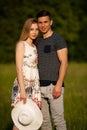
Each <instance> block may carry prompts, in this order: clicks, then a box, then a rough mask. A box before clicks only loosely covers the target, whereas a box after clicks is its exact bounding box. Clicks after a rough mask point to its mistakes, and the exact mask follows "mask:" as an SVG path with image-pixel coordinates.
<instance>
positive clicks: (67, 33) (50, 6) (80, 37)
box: [0, 0, 87, 63]
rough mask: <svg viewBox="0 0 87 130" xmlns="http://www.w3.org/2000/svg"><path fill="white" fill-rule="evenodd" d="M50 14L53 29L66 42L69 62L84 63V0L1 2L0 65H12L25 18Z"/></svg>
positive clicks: (86, 4) (86, 6)
mask: <svg viewBox="0 0 87 130" xmlns="http://www.w3.org/2000/svg"><path fill="white" fill-rule="evenodd" d="M42 9H47V10H48V11H50V12H51V14H52V18H53V20H54V25H53V29H54V30H55V31H56V32H57V33H59V34H60V35H61V36H63V37H64V39H65V40H66V42H67V45H68V49H69V61H71V60H75V61H87V52H86V48H87V47H86V42H87V36H86V35H87V29H86V28H87V1H86V0H44V1H42V0H32V1H29V0H0V61H1V63H3V62H4V63H7V62H14V51H15V44H16V42H17V40H18V38H19V36H20V33H21V30H22V27H23V24H24V22H25V20H26V19H27V18H30V17H35V16H36V13H37V12H38V11H40V10H42Z"/></svg>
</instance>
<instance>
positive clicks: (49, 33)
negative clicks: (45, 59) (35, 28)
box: [43, 30, 53, 39]
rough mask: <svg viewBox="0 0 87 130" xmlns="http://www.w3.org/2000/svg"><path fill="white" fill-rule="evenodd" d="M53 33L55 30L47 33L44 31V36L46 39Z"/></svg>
mask: <svg viewBox="0 0 87 130" xmlns="http://www.w3.org/2000/svg"><path fill="white" fill-rule="evenodd" d="M52 34H53V31H52V30H49V31H48V32H47V33H44V34H43V38H44V39H45V38H48V37H50V36H51V35H52Z"/></svg>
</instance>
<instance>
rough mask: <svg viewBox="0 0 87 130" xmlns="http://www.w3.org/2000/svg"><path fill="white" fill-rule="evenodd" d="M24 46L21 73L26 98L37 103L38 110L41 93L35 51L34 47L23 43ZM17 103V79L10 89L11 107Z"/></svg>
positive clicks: (18, 90) (18, 88) (18, 97)
mask: <svg viewBox="0 0 87 130" xmlns="http://www.w3.org/2000/svg"><path fill="white" fill-rule="evenodd" d="M24 46H25V52H24V58H23V67H22V71H23V77H24V86H25V91H26V94H27V98H32V99H33V100H34V101H35V102H36V103H37V105H38V106H39V108H41V92H40V84H39V74H38V67H37V62H38V55H37V49H36V46H34V47H32V46H31V45H29V44H28V43H27V42H25V41H24ZM18 101H20V86H19V84H18V79H17V78H16V79H15V81H14V84H13V88H12V103H11V106H15V105H16V103H17V102H18Z"/></svg>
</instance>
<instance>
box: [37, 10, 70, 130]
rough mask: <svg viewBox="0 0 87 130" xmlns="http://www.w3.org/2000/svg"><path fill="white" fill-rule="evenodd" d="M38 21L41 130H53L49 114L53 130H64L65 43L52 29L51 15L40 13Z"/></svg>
mask: <svg viewBox="0 0 87 130" xmlns="http://www.w3.org/2000/svg"><path fill="white" fill-rule="evenodd" d="M37 20H38V26H39V30H40V31H41V32H42V37H41V38H39V39H38V44H37V49H38V57H39V75H40V86H41V93H42V113H43V119H44V121H43V124H42V130H52V125H51V120H50V114H52V118H53V121H54V125H55V127H56V130H66V122H65V120H64V108H63V91H64V77H65V75H66V71H67V66H68V59H67V46H66V43H65V41H64V39H63V38H62V37H60V36H59V35H58V34H57V33H55V32H54V31H53V30H52V29H51V26H52V24H53V21H52V19H51V15H50V12H48V11H46V10H42V11H40V12H39V13H38V14H37Z"/></svg>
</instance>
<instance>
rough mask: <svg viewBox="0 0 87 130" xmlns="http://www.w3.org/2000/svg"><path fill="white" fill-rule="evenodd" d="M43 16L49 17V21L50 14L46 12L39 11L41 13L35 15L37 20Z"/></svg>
mask: <svg viewBox="0 0 87 130" xmlns="http://www.w3.org/2000/svg"><path fill="white" fill-rule="evenodd" d="M44 16H49V18H50V19H51V14H50V12H49V11H47V10H41V11H40V12H38V13H37V15H36V17H37V19H38V18H39V17H44Z"/></svg>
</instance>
